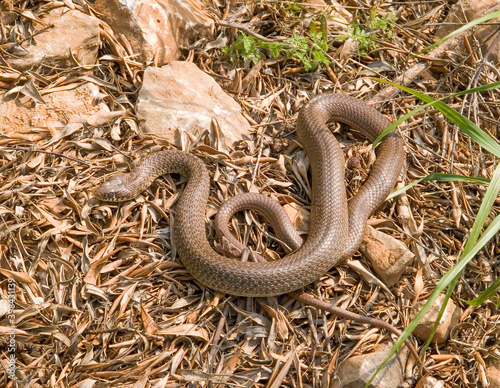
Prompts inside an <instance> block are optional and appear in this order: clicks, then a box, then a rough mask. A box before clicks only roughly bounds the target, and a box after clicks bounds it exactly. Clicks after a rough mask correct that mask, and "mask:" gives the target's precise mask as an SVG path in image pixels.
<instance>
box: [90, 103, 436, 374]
mask: <svg viewBox="0 0 500 388" xmlns="http://www.w3.org/2000/svg"><path fill="white" fill-rule="evenodd" d="M331 121H339V122H342V123H344V124H347V125H349V126H351V127H352V128H354V129H355V130H357V131H359V132H361V133H362V134H363V135H364V136H365V137H366V138H367V139H368V140H369V141H374V140H375V139H376V138H377V136H378V135H379V134H380V133H381V132H382V131H383V130H384V129H385V128H386V127H387V126H388V125H389V121H388V120H387V119H386V118H385V117H384V116H383V115H382V114H381V113H379V112H378V111H377V110H375V109H374V108H372V107H371V106H369V105H367V104H366V103H364V102H362V101H360V100H357V99H355V98H352V97H349V96H346V95H341V94H324V95H321V96H318V97H316V98H314V99H312V100H311V101H310V102H309V103H308V104H307V105H306V106H304V108H302V110H301V111H300V113H299V117H298V122H297V136H298V140H299V141H300V143H301V144H302V146H303V147H304V150H305V151H306V153H307V155H308V157H309V160H310V166H311V174H312V188H311V228H310V232H309V236H308V238H307V240H306V242H305V243H304V244H303V245H302V241H301V238H300V236H298V234H297V232H296V231H295V230H291V229H290V228H293V226H292V224H291V223H290V221H289V220H286V219H284V218H283V217H284V212H283V210H282V209H279V205H277V204H275V203H272V200H270V199H269V198H266V197H264V196H262V195H260V194H247V195H240V196H236V197H234V198H232V199H231V200H230V201H228V203H226V204H225V205H223V206H222V208H221V210H220V213H219V214H218V216H217V219H216V225H218V229H219V230H218V232H219V234H221V233H222V235H224V236H225V237H229V239H231V240H232V241H233V242H235V244H236V245H237V246H238V247H239V249H241V248H242V246H241V244H240V243H237V240H236V239H234V237H230V233H229V231H228V229H227V221H228V220H229V218H230V217H231V216H232V215H233V214H234V213H235V212H237V211H239V210H243V209H253V210H257V211H260V212H262V213H263V214H264V215H265V216H266V218H268V219H271V220H273V221H275V222H271V223H272V224H273V226H274V227H275V231H277V233H278V236H279V237H280V238H281V239H282V240H283V241H285V242H287V243H288V244H289V245H290V247H291V248H292V249H295V250H294V251H293V252H291V253H289V254H287V255H286V256H285V257H284V258H283V259H281V260H277V261H272V262H262V261H259V262H241V261H237V260H234V259H232V258H228V257H225V256H222V255H220V254H218V253H216V252H215V251H214V250H213V249H212V247H211V246H210V244H209V242H208V240H207V237H206V232H205V211H206V205H207V200H208V195H209V185H210V178H209V174H208V171H207V169H206V167H205V165H204V164H203V162H202V161H201V160H200V159H198V158H197V157H195V156H194V155H191V154H189V153H186V152H182V151H162V152H157V153H154V154H151V155H149V156H147V157H145V158H143V159H142V161H141V162H140V163H139V164H138V165H137V167H136V168H135V169H134V170H133V171H132V172H131V173H122V174H114V175H112V176H110V177H109V178H107V179H106V180H105V181H104V182H103V183H102V184H101V185H100V186H99V187H98V188H97V189H96V191H95V193H94V195H95V196H96V197H97V198H98V199H101V200H104V201H115V202H120V201H125V200H129V199H132V198H134V197H135V196H137V195H138V194H139V193H140V192H141V191H143V190H145V189H146V188H148V187H149V186H150V185H151V183H152V182H153V181H154V180H155V179H156V178H157V177H158V176H160V175H163V174H168V173H179V174H181V175H183V176H185V177H186V179H187V184H186V187H185V189H184V191H183V193H182V195H181V196H180V198H179V200H178V203H177V208H176V213H175V222H174V239H175V243H176V245H177V249H178V252H179V256H180V258H181V261H182V263H183V264H184V266H185V267H186V269H187V270H188V271H189V272H190V273H191V275H192V276H193V277H194V278H195V279H197V280H198V281H199V282H200V283H202V284H203V285H205V286H207V287H209V288H212V289H214V290H217V291H221V292H225V293H229V294H232V295H240V296H272V295H280V294H285V293H290V295H291V296H293V297H294V298H296V299H297V300H299V301H301V302H303V303H307V304H311V305H313V306H316V307H317V308H320V309H323V310H326V311H330V312H332V313H334V314H336V315H339V316H342V317H344V318H346V319H351V320H355V321H357V322H361V323H368V324H371V325H374V326H377V327H380V328H383V329H386V330H388V331H389V332H391V333H393V334H396V335H398V336H399V335H401V332H400V331H399V330H398V329H396V328H395V327H394V326H392V325H390V324H388V323H387V322H384V321H381V320H378V319H374V318H369V317H365V316H362V315H359V314H355V313H352V312H349V311H347V310H344V309H341V308H338V307H336V306H332V305H330V304H328V303H326V302H323V301H320V300H318V299H316V298H314V297H312V296H310V295H307V294H305V293H303V292H300V291H297V290H299V289H301V288H302V287H304V286H305V285H307V284H309V283H311V282H313V281H315V280H317V279H318V278H319V277H321V276H322V275H324V274H325V273H326V272H327V271H328V270H329V269H330V268H331V267H333V266H335V265H337V264H339V263H340V262H341V261H342V260H345V259H348V258H350V257H351V256H352V255H353V254H354V253H355V252H356V250H357V249H358V246H359V244H360V243H361V240H362V238H363V234H364V230H365V226H366V222H367V220H368V217H370V215H371V214H372V212H373V211H374V210H375V209H376V208H377V207H378V206H380V204H381V203H382V202H383V201H384V200H385V198H386V197H387V195H388V194H389V193H390V191H391V190H392V188H393V187H394V184H395V182H396V180H397V178H398V176H399V173H400V172H401V168H402V165H403V159H404V150H403V142H402V139H401V137H400V136H399V135H398V134H397V133H395V132H392V133H390V134H388V135H387V136H386V137H385V138H384V139H383V141H382V142H381V143H380V144H379V146H378V147H377V149H376V154H377V160H376V162H375V163H374V164H373V166H372V171H371V172H370V175H369V177H368V179H367V180H366V182H365V183H364V185H363V186H362V187H361V188H360V189H359V190H358V193H357V194H356V195H355V196H354V197H353V198H351V199H350V201H349V205H348V203H347V197H346V189H345V186H344V155H343V152H342V149H341V148H340V145H339V144H338V142H337V140H336V139H335V136H333V134H332V133H331V131H330V129H329V128H328V126H327V123H328V122H331ZM273 208H276V209H275V210H276V211H274V210H273ZM280 210H281V211H280ZM280 218H281V221H279V219H280ZM280 228H281V229H280ZM406 343H407V345H408V347H409V348H410V350H411V352H412V353H413V354H414V356H415V357H416V358H417V359H418V354H417V352H416V350H415V348H414V347H413V346H412V345H411V343H409V342H408V341H407V342H406ZM425 370H426V369H425V367H424V371H425Z"/></svg>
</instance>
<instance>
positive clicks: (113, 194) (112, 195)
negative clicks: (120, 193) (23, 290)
mask: <svg viewBox="0 0 500 388" xmlns="http://www.w3.org/2000/svg"><path fill="white" fill-rule="evenodd" d="M114 196H115V193H113V192H110V193H108V194H106V198H108V199H111V198H113V197H114Z"/></svg>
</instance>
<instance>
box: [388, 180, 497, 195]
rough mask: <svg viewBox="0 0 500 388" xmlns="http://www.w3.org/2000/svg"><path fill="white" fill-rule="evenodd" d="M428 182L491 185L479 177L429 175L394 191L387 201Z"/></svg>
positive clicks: (488, 181)
mask: <svg viewBox="0 0 500 388" xmlns="http://www.w3.org/2000/svg"><path fill="white" fill-rule="evenodd" d="M427 181H438V182H475V183H485V184H489V183H490V180H489V179H486V178H477V177H470V176H464V175H455V174H440V173H433V174H430V175H427V176H426V177H423V178H421V179H417V180H416V181H413V182H411V183H410V184H408V185H406V186H405V187H402V188H400V189H398V190H396V191H393V192H392V193H391V194H389V196H388V197H387V198H386V201H387V200H389V199H392V198H395V197H397V196H398V195H401V194H403V193H404V192H406V191H408V190H409V189H411V188H412V187H413V186H415V185H418V184H419V183H421V182H427Z"/></svg>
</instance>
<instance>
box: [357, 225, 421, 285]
mask: <svg viewBox="0 0 500 388" xmlns="http://www.w3.org/2000/svg"><path fill="white" fill-rule="evenodd" d="M359 249H360V251H361V253H363V255H365V257H366V258H367V259H368V260H370V263H371V265H372V267H373V270H374V271H375V273H376V274H377V275H378V276H379V277H380V278H381V280H382V281H383V282H384V283H385V284H386V285H387V286H388V287H392V286H393V285H395V284H396V283H397V282H398V281H399V278H400V277H401V275H402V274H403V272H404V271H405V270H406V269H407V268H408V265H409V264H410V263H411V262H412V261H413V258H414V257H415V255H414V254H413V253H412V252H411V251H410V249H409V248H408V247H407V246H406V245H405V244H404V243H402V242H401V241H399V240H396V239H395V238H393V237H391V236H388V235H387V234H385V233H382V232H379V231H378V230H376V229H374V228H372V227H371V226H367V227H366V230H365V236H364V237H363V242H362V243H361V246H360V248H359Z"/></svg>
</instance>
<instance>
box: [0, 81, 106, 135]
mask: <svg viewBox="0 0 500 388" xmlns="http://www.w3.org/2000/svg"><path fill="white" fill-rule="evenodd" d="M98 93H99V88H98V87H97V86H95V85H94V84H91V83H85V84H83V85H80V86H78V87H76V88H75V89H71V90H64V91H59V92H54V93H50V94H46V95H44V96H43V99H44V101H45V104H35V102H33V100H31V99H30V98H28V97H21V98H18V99H16V100H10V101H2V102H0V133H3V134H6V133H18V134H20V133H23V132H24V131H26V130H28V129H29V128H33V127H37V128H47V127H48V126H49V125H51V126H53V127H62V126H64V125H65V124H67V123H69V122H76V123H84V122H88V121H89V120H90V121H91V120H92V119H93V118H94V117H96V116H98V115H101V114H105V113H107V112H109V109H108V107H107V106H106V104H104V103H100V104H98V105H93V101H94V98H95V96H96V95H97V94H98Z"/></svg>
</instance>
